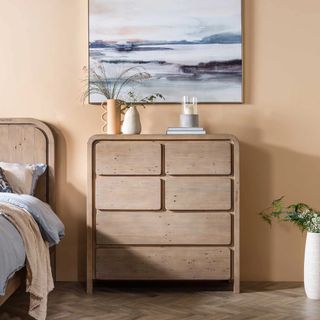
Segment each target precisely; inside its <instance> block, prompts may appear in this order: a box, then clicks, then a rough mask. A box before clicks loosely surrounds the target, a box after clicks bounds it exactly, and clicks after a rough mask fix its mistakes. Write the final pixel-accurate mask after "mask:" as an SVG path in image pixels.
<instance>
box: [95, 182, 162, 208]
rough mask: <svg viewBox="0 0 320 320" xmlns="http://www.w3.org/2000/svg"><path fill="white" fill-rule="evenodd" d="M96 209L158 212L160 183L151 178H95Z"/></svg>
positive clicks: (159, 206)
mask: <svg viewBox="0 0 320 320" xmlns="http://www.w3.org/2000/svg"><path fill="white" fill-rule="evenodd" d="M96 208H97V209H101V210H160V209H161V181H160V179H159V178H153V177H105V176H98V177H97V178H96Z"/></svg>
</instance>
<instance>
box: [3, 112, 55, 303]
mask: <svg viewBox="0 0 320 320" xmlns="http://www.w3.org/2000/svg"><path fill="white" fill-rule="evenodd" d="M54 151H55V150H54V138H53V133H52V131H51V129H50V128H49V127H48V126H47V125H46V124H45V123H43V122H41V121H39V120H35V119H29V118H6V119H0V161H5V162H16V163H44V164H46V165H47V166H48V167H47V171H46V172H45V174H44V175H42V176H41V177H40V179H39V181H38V184H37V189H36V193H35V196H36V197H37V198H38V199H40V200H42V201H44V202H46V203H48V204H49V205H50V206H51V207H52V208H53V209H54V208H55V201H54V199H55V195H54V178H55V170H54V163H55V154H54ZM50 256H51V261H52V270H53V275H54V270H55V249H54V247H52V248H51V249H50ZM23 275H24V270H23V269H21V270H20V271H18V272H16V273H14V276H12V277H11V278H10V279H9V281H8V282H7V286H6V289H5V295H4V296H0V306H1V305H2V304H3V303H4V302H5V301H6V300H7V299H8V298H9V297H10V296H11V295H12V294H13V293H14V292H15V291H16V290H17V289H18V288H19V286H20V285H21V283H22V282H23V280H24V276H23Z"/></svg>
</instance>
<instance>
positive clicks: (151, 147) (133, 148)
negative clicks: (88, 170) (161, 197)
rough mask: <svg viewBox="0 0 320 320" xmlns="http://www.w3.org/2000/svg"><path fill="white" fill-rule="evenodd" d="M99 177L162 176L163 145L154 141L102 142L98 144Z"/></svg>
mask: <svg viewBox="0 0 320 320" xmlns="http://www.w3.org/2000/svg"><path fill="white" fill-rule="evenodd" d="M95 148H96V159H95V161H96V165H95V167H96V174H98V175H160V174H161V145H160V143H158V142H152V141H150V142H149V141H147V142H145V141H130V142H127V141H102V142H99V143H97V144H96V146H95Z"/></svg>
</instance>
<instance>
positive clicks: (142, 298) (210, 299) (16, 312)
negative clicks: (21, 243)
mask: <svg viewBox="0 0 320 320" xmlns="http://www.w3.org/2000/svg"><path fill="white" fill-rule="evenodd" d="M228 289H230V286H229V285H228V281H218V282H217V281H200V282H199V281H174V282H172V281H169V282H168V281H161V282H160V281H150V282H148V281H144V282H141V281H115V282H114V281H103V282H99V283H98V284H97V285H96V287H95V291H94V296H92V297H88V296H86V295H85V293H84V292H83V286H82V283H79V282H58V283H56V288H55V290H54V291H53V292H52V293H50V296H49V301H48V316H47V319H48V320H319V314H320V303H319V302H318V301H311V300H309V299H306V296H305V293H304V288H303V283H300V282H244V283H241V289H242V291H243V293H244V294H241V295H234V294H232V293H230V292H228V291H226V290H228ZM28 307H29V296H28V295H27V294H26V293H23V292H22V291H20V292H18V293H17V294H15V295H14V297H12V299H10V300H9V301H8V302H7V303H6V304H5V305H4V306H3V307H2V308H1V312H0V314H1V316H2V318H3V319H2V320H18V319H19V320H32V319H31V318H30V317H28V315H27V314H28ZM1 316H0V319H1Z"/></svg>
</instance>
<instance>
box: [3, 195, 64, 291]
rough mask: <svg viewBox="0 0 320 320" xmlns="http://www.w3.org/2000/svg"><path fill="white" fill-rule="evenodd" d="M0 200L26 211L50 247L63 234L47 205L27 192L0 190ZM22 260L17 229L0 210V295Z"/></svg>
mask: <svg viewBox="0 0 320 320" xmlns="http://www.w3.org/2000/svg"><path fill="white" fill-rule="evenodd" d="M0 202H1V203H9V204H12V205H14V206H17V207H19V208H22V209H25V210H27V211H28V212H29V213H30V214H31V215H32V217H33V218H34V220H35V221H36V222H37V224H38V226H39V229H40V231H41V233H42V236H43V238H44V240H46V241H47V242H48V243H49V244H50V245H51V246H52V245H55V244H58V243H59V242H60V239H61V238H62V237H63V236H64V225H63V224H62V222H61V221H60V219H59V218H58V217H57V216H56V214H55V213H54V212H53V211H52V209H51V208H50V206H49V205H48V204H46V203H44V202H42V201H41V200H39V199H37V198H35V197H33V196H29V195H18V194H13V193H0ZM25 259H26V255H25V250H24V246H23V242H22V239H21V237H20V234H19V232H18V231H17V229H16V228H15V227H14V226H13V225H12V224H11V223H10V222H9V221H8V220H7V219H6V218H5V216H4V215H1V212H0V295H4V293H5V287H6V285H7V282H8V280H9V279H10V278H11V277H12V276H13V275H14V273H15V272H16V271H18V270H20V269H21V268H22V267H23V266H24V264H25Z"/></svg>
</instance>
